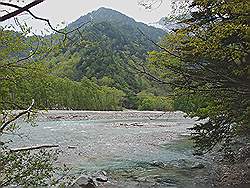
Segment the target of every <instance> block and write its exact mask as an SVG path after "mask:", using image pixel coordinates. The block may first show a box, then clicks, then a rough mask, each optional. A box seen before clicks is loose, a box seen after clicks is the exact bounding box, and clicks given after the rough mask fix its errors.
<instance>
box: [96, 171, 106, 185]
mask: <svg viewBox="0 0 250 188" xmlns="http://www.w3.org/2000/svg"><path fill="white" fill-rule="evenodd" d="M96 181H99V182H107V181H108V177H107V172H105V171H101V172H100V173H98V174H97V176H96Z"/></svg>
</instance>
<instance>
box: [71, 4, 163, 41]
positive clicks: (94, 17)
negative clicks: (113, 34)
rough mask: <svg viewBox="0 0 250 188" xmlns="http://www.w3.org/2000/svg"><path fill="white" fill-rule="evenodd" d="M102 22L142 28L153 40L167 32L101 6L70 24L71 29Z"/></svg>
mask: <svg viewBox="0 0 250 188" xmlns="http://www.w3.org/2000/svg"><path fill="white" fill-rule="evenodd" d="M87 22H91V23H101V22H108V23H112V24H114V25H118V26H121V27H127V28H128V27H132V28H133V30H134V29H136V30H137V28H139V29H141V30H142V31H143V32H144V34H146V35H148V36H150V37H151V39H152V40H159V37H161V36H162V35H164V34H165V31H163V30H162V29H155V27H152V26H148V25H147V24H144V23H141V22H136V21H135V20H134V19H133V18H130V17H128V16H126V15H124V14H122V13H120V12H118V11H116V10H113V9H109V8H104V7H101V8H99V9H98V10H95V11H93V12H90V13H88V14H87V15H84V16H81V17H80V18H79V19H77V20H76V21H74V22H73V23H70V24H69V25H68V28H69V29H74V28H76V27H79V26H80V25H82V24H83V23H87Z"/></svg>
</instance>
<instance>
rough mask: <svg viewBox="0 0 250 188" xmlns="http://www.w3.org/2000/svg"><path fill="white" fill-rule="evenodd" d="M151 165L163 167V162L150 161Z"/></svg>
mask: <svg viewBox="0 0 250 188" xmlns="http://www.w3.org/2000/svg"><path fill="white" fill-rule="evenodd" d="M151 165H152V166H154V167H159V168H164V167H165V164H164V163H163V162H161V161H153V162H152V163H151Z"/></svg>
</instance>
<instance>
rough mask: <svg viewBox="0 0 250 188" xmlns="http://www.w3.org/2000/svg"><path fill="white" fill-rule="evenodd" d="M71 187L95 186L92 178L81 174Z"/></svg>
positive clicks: (87, 187) (84, 187)
mask: <svg viewBox="0 0 250 188" xmlns="http://www.w3.org/2000/svg"><path fill="white" fill-rule="evenodd" d="M70 187H71V188H95V187H96V186H95V183H94V181H93V179H92V178H90V177H88V176H85V175H82V176H80V177H78V178H77V179H76V180H75V181H74V182H73V183H72V186H70Z"/></svg>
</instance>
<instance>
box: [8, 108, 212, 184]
mask: <svg viewBox="0 0 250 188" xmlns="http://www.w3.org/2000/svg"><path fill="white" fill-rule="evenodd" d="M194 123H195V119H189V118H185V115H184V114H183V113H182V112H140V111H115V112H113V111H112V112H96V111H48V112H39V115H38V122H37V125H38V126H36V127H30V126H26V125H25V124H24V123H23V124H22V123H20V127H21V128H20V130H19V132H20V133H24V134H25V135H26V136H27V137H25V138H22V139H21V138H19V137H16V138H15V142H13V143H12V147H17V145H15V143H18V147H27V146H31V145H41V144H55V145H59V148H60V150H61V151H62V155H61V156H60V158H59V161H58V162H59V164H67V165H68V166H69V167H71V168H72V174H75V175H76V176H77V177H81V178H80V180H79V179H78V180H76V182H72V183H73V184H74V183H75V186H76V187H77V186H79V185H77V181H78V183H79V181H82V182H85V184H88V181H92V183H93V186H95V187H96V186H97V187H107V188H113V187H127V188H133V187H135V188H137V187H145V188H147V187H159V188H162V187H190V188H196V187H197V188H198V187H207V188H209V187H212V185H213V182H212V180H211V178H210V175H211V174H210V173H209V168H210V161H207V160H206V159H205V158H196V157H194V156H193V155H192V143H191V142H190V141H189V140H188V138H189V134H190V132H189V131H188V129H187V128H189V127H191V126H192V125H193V124H194ZM92 183H91V184H92Z"/></svg>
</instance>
